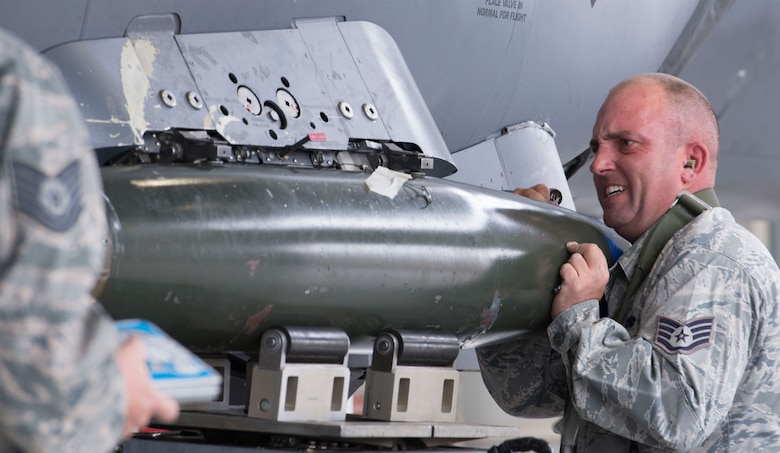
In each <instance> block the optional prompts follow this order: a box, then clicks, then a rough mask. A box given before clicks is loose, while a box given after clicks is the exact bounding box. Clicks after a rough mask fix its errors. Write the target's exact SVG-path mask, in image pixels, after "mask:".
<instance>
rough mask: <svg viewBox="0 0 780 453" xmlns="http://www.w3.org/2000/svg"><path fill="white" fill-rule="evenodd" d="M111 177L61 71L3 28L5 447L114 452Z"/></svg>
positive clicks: (0, 137)
mask: <svg viewBox="0 0 780 453" xmlns="http://www.w3.org/2000/svg"><path fill="white" fill-rule="evenodd" d="M101 193H102V192H101V182H100V174H99V172H98V169H97V162H96V159H95V157H94V154H93V153H92V151H91V148H90V147H89V146H88V138H87V134H86V130H85V128H84V124H83V120H82V119H81V118H80V116H79V112H78V110H77V107H76V105H75V103H74V101H73V99H72V98H71V96H70V94H69V93H68V92H67V90H66V88H65V85H64V83H63V81H62V77H61V76H60V75H59V73H58V71H57V69H56V68H55V67H54V66H53V65H52V64H50V63H48V62H47V61H46V60H44V59H43V58H41V57H40V56H39V55H38V54H37V52H35V51H34V50H33V49H31V48H30V47H28V46H26V45H24V44H22V43H21V42H20V41H18V40H17V39H16V38H15V37H13V36H11V35H9V34H7V33H5V32H3V31H2V30H0V451H4V452H5V451H36V452H37V451H41V452H42V451H47V452H51V451H57V452H101V451H110V450H111V449H112V448H113V447H114V446H115V445H116V443H117V442H118V440H119V437H120V434H121V428H122V424H123V414H124V408H125V401H124V398H125V395H124V384H123V381H122V379H121V376H120V373H119V367H118V365H117V363H116V359H115V353H116V350H117V343H118V340H117V335H116V332H115V329H114V328H113V324H112V323H111V321H110V319H109V318H108V317H107V316H106V315H105V314H104V312H103V311H101V309H100V307H99V305H97V304H96V303H95V301H94V299H93V298H92V297H91V296H90V290H91V289H92V287H93V285H94V283H95V281H96V275H97V273H98V271H99V270H100V269H101V268H102V261H103V256H104V253H105V250H104V249H103V247H104V246H103V245H102V243H101V241H102V239H103V238H104V237H105V222H106V220H105V213H104V209H105V207H104V204H103V203H104V202H103V200H102V197H101Z"/></svg>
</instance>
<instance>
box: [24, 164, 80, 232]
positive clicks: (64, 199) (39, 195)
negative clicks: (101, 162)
mask: <svg viewBox="0 0 780 453" xmlns="http://www.w3.org/2000/svg"><path fill="white" fill-rule="evenodd" d="M80 168H81V167H80V166H79V163H78V162H77V161H76V162H73V163H72V164H70V165H68V166H67V167H66V168H65V169H64V170H62V171H61V172H60V174H58V175H56V176H53V177H51V176H47V175H46V174H44V173H41V172H40V171H38V170H37V169H36V168H33V167H30V166H28V165H25V164H21V163H18V162H14V164H13V171H14V179H15V181H14V182H15V184H16V198H17V203H18V206H19V209H20V210H21V211H22V212H24V213H25V214H27V215H29V216H30V217H32V218H33V219H35V220H37V221H38V222H40V223H41V224H43V225H44V226H46V227H48V228H51V229H52V230H54V231H58V232H63V231H67V230H69V229H70V228H72V227H73V225H75V223H76V221H77V220H78V218H79V215H80V214H81V210H82V208H83V206H82V200H81V178H80V172H79V170H80Z"/></svg>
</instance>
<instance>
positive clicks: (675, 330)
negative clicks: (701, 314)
mask: <svg viewBox="0 0 780 453" xmlns="http://www.w3.org/2000/svg"><path fill="white" fill-rule="evenodd" d="M714 328H715V318H713V317H706V318H696V319H693V320H691V321H688V322H685V323H681V322H679V321H677V320H674V319H672V318H667V317H666V316H659V317H658V329H657V330H656V333H655V344H656V345H657V346H658V347H660V348H661V349H663V350H664V351H666V352H668V353H669V354H691V353H693V352H695V351H698V350H699V349H701V348H706V347H707V346H709V345H710V344H711V343H712V331H713V329H714Z"/></svg>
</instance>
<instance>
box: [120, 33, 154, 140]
mask: <svg viewBox="0 0 780 453" xmlns="http://www.w3.org/2000/svg"><path fill="white" fill-rule="evenodd" d="M120 77H121V80H122V94H123V95H124V97H125V109H126V110H127V114H128V117H129V119H130V122H129V123H128V125H129V126H130V128H131V129H132V131H133V139H134V141H135V143H136V144H138V145H141V144H143V133H144V131H146V130H147V129H148V128H149V123H148V122H147V121H146V114H145V111H144V106H145V104H146V98H147V97H148V96H151V95H152V93H151V90H152V86H151V83H150V82H149V78H148V77H147V76H146V72H145V70H144V68H143V65H142V63H141V61H140V60H139V59H138V55H137V54H136V51H135V48H134V47H133V44H132V43H131V42H130V40H128V41H126V42H125V44H124V46H122V56H121V59H120Z"/></svg>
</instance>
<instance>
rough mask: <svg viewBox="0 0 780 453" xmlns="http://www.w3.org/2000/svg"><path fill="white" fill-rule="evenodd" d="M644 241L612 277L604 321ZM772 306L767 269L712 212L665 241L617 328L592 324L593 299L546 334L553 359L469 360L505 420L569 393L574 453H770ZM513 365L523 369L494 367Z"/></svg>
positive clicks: (776, 299)
mask: <svg viewBox="0 0 780 453" xmlns="http://www.w3.org/2000/svg"><path fill="white" fill-rule="evenodd" d="M646 239H647V235H645V236H643V237H642V238H640V239H639V240H638V241H637V242H636V243H635V244H634V246H633V247H632V248H631V249H630V250H629V251H628V252H626V253H625V254H624V255H623V256H622V257H621V258H620V259H619V261H618V263H617V265H616V266H615V267H614V268H613V269H612V272H611V276H610V281H609V283H608V285H607V288H606V292H605V295H606V299H607V302H608V305H609V313H610V314H611V315H613V314H614V313H615V312H616V311H617V309H618V306H617V305H618V304H619V303H620V301H622V299H623V296H624V295H625V292H626V288H627V286H628V283H627V282H628V279H629V278H630V276H631V274H632V272H633V271H634V269H635V267H636V261H637V258H638V256H639V253H640V252H641V249H642V246H643V243H644V241H645V240H646ZM778 310H780V271H778V268H777V264H776V263H775V261H774V260H773V258H772V257H771V255H770V254H769V253H768V252H767V251H766V249H765V247H764V246H763V244H761V243H760V242H759V241H758V239H756V238H755V237H754V236H753V235H752V234H750V233H749V232H747V231H746V230H744V229H743V228H741V227H740V226H739V225H737V224H736V223H735V222H734V219H733V218H732V216H731V215H730V214H729V213H728V211H726V210H724V209H722V208H714V209H711V210H709V211H705V212H704V213H702V214H700V215H699V216H698V217H697V218H696V219H694V220H693V221H691V223H689V224H688V225H686V226H685V227H683V228H682V229H681V230H680V231H678V232H677V233H676V234H675V235H674V236H673V237H672V239H671V240H670V241H669V242H668V243H667V244H666V245H665V247H664V249H663V250H662V251H661V254H660V255H659V257H658V259H657V260H656V262H655V264H654V267H653V269H652V270H651V272H650V273H649V276H648V277H647V279H646V280H645V282H644V283H643V285H642V286H641V287H640V288H639V290H638V291H637V293H636V295H635V296H634V300H633V301H632V302H631V307H630V309H629V310H628V312H627V314H626V316H625V320H623V322H622V323H618V322H616V321H615V320H614V319H611V318H599V307H598V302H597V301H595V300H593V301H587V302H584V303H582V304H578V305H576V306H574V307H572V308H570V309H569V310H567V311H565V312H564V313H562V314H561V315H559V316H558V317H557V318H556V319H555V320H554V321H553V322H552V323H551V324H550V326H549V327H548V332H547V333H548V337H549V343H548V346H549V345H550V344H552V347H553V348H554V350H555V351H557V352H558V353H560V355H559V356H558V361H559V362H560V363H557V362H555V360H554V356H555V354H552V355H551V354H549V353H548V354H547V355H545V354H542V355H541V356H540V357H537V359H536V360H535V361H534V359H532V358H528V357H525V358H518V357H519V356H520V355H522V354H524V352H522V351H519V349H520V348H516V349H515V351H516V352H514V353H512V352H510V349H508V348H507V347H505V346H501V347H500V348H499V347H495V348H493V349H487V350H485V351H482V352H481V353H480V359H481V364H482V366H483V376H486V383H487V385H488V388H489V389H491V392H492V393H493V395H494V396H495V397H496V398H497V399H498V400H499V401H500V400H501V398H502V397H508V398H509V401H508V402H505V403H504V404H503V406H504V408H505V409H512V410H513V411H514V412H515V413H516V414H522V413H524V414H526V415H528V414H529V413H530V414H533V415H554V414H555V412H556V411H557V412H558V413H560V410H561V408H562V406H563V402H564V401H565V400H567V399H568V398H569V395H572V396H573V397H572V399H571V402H572V404H573V406H574V407H575V408H576V410H577V412H578V414H579V415H580V417H582V419H583V420H584V422H583V424H582V425H581V426H580V429H579V432H578V438H577V451H578V452H580V453H581V452H583V451H587V452H607V451H608V452H621V451H626V452H629V451H640V452H657V451H678V450H679V451H700V452H745V451H751V450H753V451H780V368H778V363H777V362H776V361H777V360H778V358H780V318H778ZM529 343H534V344H536V346H534V347H535V348H537V349H541V348H542V345H541V343H540V342H539V341H538V340H537V341H530V342H529ZM529 348H531V346H530V345H528V344H526V345H524V346H523V348H522V349H526V352H527V350H528V349H529ZM501 349H503V350H501ZM502 353H503V354H506V357H504V358H501V359H499V358H498V357H499V355H500V354H502ZM507 353H508V354H507ZM561 358H562V359H563V360H562V361H561ZM532 362H533V363H532ZM513 363H517V364H520V365H523V366H528V365H531V366H532V368H531V369H530V371H528V370H522V369H519V368H516V369H513V370H512V371H506V370H508V369H509V368H510V367H512V364H513ZM561 368H565V373H564V374H561ZM493 370H498V372H497V375H498V376H497V378H496V379H493V378H491V377H490V375H491V374H492V371H493ZM522 375H524V376H525V377H520V376H522ZM539 376H541V377H542V378H541V379H539ZM525 379H528V380H535V381H536V382H531V383H530V386H529V383H527V382H523V380H525ZM513 380H514V382H513ZM540 381H541V382H540ZM518 386H526V387H518ZM512 387H514V389H515V390H516V389H517V388H521V389H525V390H521V391H520V392H519V395H517V394H513V390H512ZM564 387H565V388H564ZM532 389H538V390H541V394H537V395H533V396H531V395H530V390H532ZM539 403H541V404H542V405H541V406H539V405H538V404H539ZM629 439H630V440H629Z"/></svg>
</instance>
